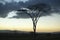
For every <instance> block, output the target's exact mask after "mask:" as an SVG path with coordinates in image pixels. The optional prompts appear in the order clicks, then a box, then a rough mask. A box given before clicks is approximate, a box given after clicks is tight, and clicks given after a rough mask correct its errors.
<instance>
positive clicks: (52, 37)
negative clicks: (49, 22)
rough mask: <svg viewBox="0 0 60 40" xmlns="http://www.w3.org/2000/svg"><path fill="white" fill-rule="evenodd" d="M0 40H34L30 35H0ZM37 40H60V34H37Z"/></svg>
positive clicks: (31, 34) (31, 33)
mask: <svg viewBox="0 0 60 40" xmlns="http://www.w3.org/2000/svg"><path fill="white" fill-rule="evenodd" d="M0 40H34V37H33V32H30V33H0ZM35 40H60V34H59V33H58V34H53V33H36V37H35Z"/></svg>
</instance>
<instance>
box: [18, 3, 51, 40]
mask: <svg viewBox="0 0 60 40" xmlns="http://www.w3.org/2000/svg"><path fill="white" fill-rule="evenodd" d="M27 8H28V9H29V10H27V9H21V10H17V11H23V12H24V13H25V12H26V14H28V15H29V16H30V17H31V19H32V22H33V30H34V38H35V34H36V26H37V22H38V20H39V18H40V17H41V15H42V12H44V13H45V12H46V13H47V12H48V11H49V10H50V9H51V8H50V6H49V5H46V4H43V3H42V4H35V5H32V6H29V7H27ZM34 40H35V39H34Z"/></svg>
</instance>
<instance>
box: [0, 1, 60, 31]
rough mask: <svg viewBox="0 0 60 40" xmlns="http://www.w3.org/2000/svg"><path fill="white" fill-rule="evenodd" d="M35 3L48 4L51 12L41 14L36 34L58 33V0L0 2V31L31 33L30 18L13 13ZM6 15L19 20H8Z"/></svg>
mask: <svg viewBox="0 0 60 40" xmlns="http://www.w3.org/2000/svg"><path fill="white" fill-rule="evenodd" d="M22 1H23V2H22ZM36 3H39V4H40V3H44V4H48V5H50V7H51V12H50V13H48V14H47V13H43V15H42V16H41V17H40V19H39V20H38V23H37V29H36V32H60V0H38V1H37V0H29V1H28V0H14V1H13V2H12V0H10V1H8V0H0V30H18V31H28V32H30V31H33V23H32V20H31V18H29V17H28V16H27V15H25V14H23V15H20V14H15V12H13V11H14V10H17V9H20V8H21V7H27V6H28V7H30V6H31V5H32V4H36ZM3 4H4V5H3ZM9 13H11V14H9ZM8 14H9V17H10V16H13V15H15V16H16V15H17V16H19V18H17V17H16V18H12V19H9V18H8ZM20 17H21V18H20ZM22 17H24V18H22ZM25 17H26V18H25Z"/></svg>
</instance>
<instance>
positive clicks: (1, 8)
mask: <svg viewBox="0 0 60 40" xmlns="http://www.w3.org/2000/svg"><path fill="white" fill-rule="evenodd" d="M1 1H2V2H5V0H0V17H3V18H5V17H6V16H7V15H8V14H9V12H11V11H13V10H19V9H20V8H21V7H30V6H33V5H35V4H37V3H39V4H40V3H44V4H47V5H50V7H51V11H50V12H49V13H43V14H42V15H41V16H48V15H51V14H52V13H56V14H60V0H38V1H37V0H29V1H27V2H25V3H24V2H22V1H19V2H18V3H17V2H13V3H12V2H11V3H8V2H5V3H6V4H5V5H3V4H2V3H1ZM38 6H39V5H38ZM17 16H18V17H17ZM17 16H14V18H24V17H26V18H27V16H28V15H27V14H17ZM28 18H29V16H28Z"/></svg>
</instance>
